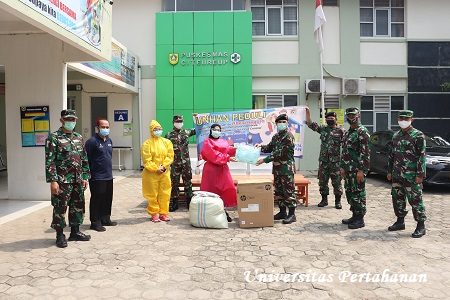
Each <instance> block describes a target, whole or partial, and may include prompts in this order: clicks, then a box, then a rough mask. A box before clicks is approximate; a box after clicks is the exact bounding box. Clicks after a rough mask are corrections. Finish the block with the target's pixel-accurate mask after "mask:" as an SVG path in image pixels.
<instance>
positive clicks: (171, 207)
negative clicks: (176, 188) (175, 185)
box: [169, 199, 178, 212]
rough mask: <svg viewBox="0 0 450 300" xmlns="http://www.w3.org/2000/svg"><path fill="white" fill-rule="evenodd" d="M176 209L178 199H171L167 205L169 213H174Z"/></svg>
mask: <svg viewBox="0 0 450 300" xmlns="http://www.w3.org/2000/svg"><path fill="white" fill-rule="evenodd" d="M177 209H178V199H172V200H171V201H170V204H169V211H170V212H174V211H176V210H177Z"/></svg>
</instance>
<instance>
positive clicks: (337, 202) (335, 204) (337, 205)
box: [334, 196, 342, 209]
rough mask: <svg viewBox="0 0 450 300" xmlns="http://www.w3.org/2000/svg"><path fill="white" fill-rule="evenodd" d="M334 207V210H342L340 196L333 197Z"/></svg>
mask: <svg viewBox="0 0 450 300" xmlns="http://www.w3.org/2000/svg"><path fill="white" fill-rule="evenodd" d="M334 207H335V208H336V209H342V205H341V196H335V200H334Z"/></svg>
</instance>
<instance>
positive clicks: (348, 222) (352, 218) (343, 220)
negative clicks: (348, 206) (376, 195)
mask: <svg viewBox="0 0 450 300" xmlns="http://www.w3.org/2000/svg"><path fill="white" fill-rule="evenodd" d="M354 220H355V213H354V212H352V216H351V217H350V218H348V219H342V224H345V225H348V224H350V223H353V221H354Z"/></svg>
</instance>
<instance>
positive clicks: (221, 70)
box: [214, 44, 234, 76]
mask: <svg viewBox="0 0 450 300" xmlns="http://www.w3.org/2000/svg"><path fill="white" fill-rule="evenodd" d="M214 51H215V52H222V53H224V52H226V53H227V55H226V56H222V57H218V58H216V60H217V59H220V60H227V63H226V64H225V65H215V66H214V76H233V73H234V68H233V64H232V63H231V62H230V56H231V53H233V51H234V49H233V44H214Z"/></svg>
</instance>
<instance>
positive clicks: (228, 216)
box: [225, 211, 233, 223]
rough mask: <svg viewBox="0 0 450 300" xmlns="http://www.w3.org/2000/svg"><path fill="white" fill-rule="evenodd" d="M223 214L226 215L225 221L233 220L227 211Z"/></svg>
mask: <svg viewBox="0 0 450 300" xmlns="http://www.w3.org/2000/svg"><path fill="white" fill-rule="evenodd" d="M225 214H226V215H227V221H228V223H231V222H233V219H232V218H231V217H230V215H229V214H228V212H227V211H225Z"/></svg>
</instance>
